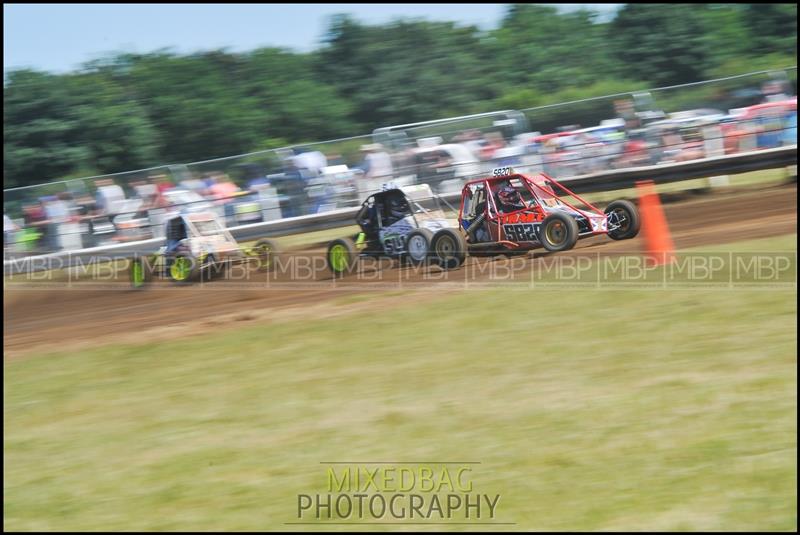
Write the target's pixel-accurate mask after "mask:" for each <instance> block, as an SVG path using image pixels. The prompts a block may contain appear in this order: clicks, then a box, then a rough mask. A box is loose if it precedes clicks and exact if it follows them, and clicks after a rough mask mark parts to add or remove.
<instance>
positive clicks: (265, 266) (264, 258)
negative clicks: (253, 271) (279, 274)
mask: <svg viewBox="0 0 800 535" xmlns="http://www.w3.org/2000/svg"><path fill="white" fill-rule="evenodd" d="M253 252H254V253H255V255H256V257H257V258H258V270H259V271H271V270H272V269H274V268H275V264H276V263H277V261H278V255H279V254H280V251H279V250H278V246H277V245H276V244H275V242H274V241H272V240H268V239H267V238H261V239H260V240H258V241H257V242H256V244H255V245H254V246H253Z"/></svg>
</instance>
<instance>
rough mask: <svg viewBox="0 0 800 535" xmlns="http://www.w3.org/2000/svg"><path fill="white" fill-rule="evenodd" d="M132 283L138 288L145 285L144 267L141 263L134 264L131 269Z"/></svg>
mask: <svg viewBox="0 0 800 535" xmlns="http://www.w3.org/2000/svg"><path fill="white" fill-rule="evenodd" d="M131 282H133V285H134V286H136V287H139V286H141V285H142V284H144V267H143V266H142V263H141V262H134V263H133V266H132V267H131Z"/></svg>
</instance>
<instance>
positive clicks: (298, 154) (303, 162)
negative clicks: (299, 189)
mask: <svg viewBox="0 0 800 535" xmlns="http://www.w3.org/2000/svg"><path fill="white" fill-rule="evenodd" d="M294 154H295V155H294V157H293V158H292V161H293V162H294V165H295V167H297V169H299V170H300V171H305V173H304V174H305V176H306V177H307V178H312V177H317V176H319V173H320V170H321V169H322V168H323V167H327V166H328V160H327V158H326V157H325V155H324V154H322V153H321V152H320V151H318V150H313V151H312V150H311V149H309V148H307V147H298V148H296V149H295V150H294Z"/></svg>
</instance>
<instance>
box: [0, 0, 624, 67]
mask: <svg viewBox="0 0 800 535" xmlns="http://www.w3.org/2000/svg"><path fill="white" fill-rule="evenodd" d="M554 5H557V6H559V9H562V10H569V9H576V8H578V7H579V6H584V7H587V8H589V9H593V10H596V11H598V12H599V13H601V14H602V15H603V16H604V17H606V18H608V17H610V16H611V15H612V14H613V12H614V11H615V10H616V9H617V8H618V7H619V6H621V5H622V4H554ZM505 9H506V4H263V5H258V4H4V5H3V68H4V70H6V69H9V68H17V67H33V68H36V69H40V70H47V71H51V72H65V71H68V70H71V69H75V68H77V67H78V66H79V65H80V64H81V63H84V62H86V61H89V60H91V59H95V58H98V57H101V56H103V55H105V54H108V53H113V52H121V51H125V52H138V53H145V52H152V51H153V50H157V49H159V48H165V47H169V48H172V49H174V50H175V51H177V52H180V53H191V52H196V51H198V50H209V49H215V48H228V49H229V50H231V51H234V52H241V51H246V50H252V49H254V48H258V47H259V46H281V47H287V48H292V49H294V50H297V51H303V52H307V51H309V50H313V49H314V48H316V47H317V46H319V43H320V39H321V38H322V36H323V34H324V32H325V29H326V27H327V23H328V18H329V17H330V16H331V15H333V14H336V13H350V14H352V15H353V16H354V17H355V18H356V19H358V20H360V21H362V22H366V23H372V24H377V23H384V22H388V21H390V20H392V19H393V18H396V17H411V18H426V19H429V20H451V21H455V22H459V23H463V24H474V25H477V26H479V27H481V28H483V29H486V30H488V29H491V28H495V27H497V25H498V24H499V22H500V19H501V18H502V16H503V14H504V12H505Z"/></svg>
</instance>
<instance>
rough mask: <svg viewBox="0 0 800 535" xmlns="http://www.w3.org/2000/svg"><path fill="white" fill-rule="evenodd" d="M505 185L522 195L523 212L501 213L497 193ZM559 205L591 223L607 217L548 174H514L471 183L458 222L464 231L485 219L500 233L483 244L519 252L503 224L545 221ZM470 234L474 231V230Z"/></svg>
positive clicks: (463, 191)
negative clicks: (600, 216)
mask: <svg viewBox="0 0 800 535" xmlns="http://www.w3.org/2000/svg"><path fill="white" fill-rule="evenodd" d="M505 185H511V186H512V187H514V189H516V190H517V192H518V193H519V194H520V196H521V200H522V203H523V206H522V207H521V208H519V209H516V210H510V211H504V210H502V209H501V206H500V202H499V200H498V198H497V192H498V191H499V190H500V188H502V187H503V186H505ZM563 197H572V198H573V199H575V200H577V201H578V202H579V203H580V204H582V205H584V206H585V208H583V209H581V208H578V207H577V206H575V205H573V204H572V203H570V202H569V201H567V200H566V199H564V198H563ZM559 205H561V206H564V207H566V208H570V209H572V210H573V211H574V212H575V213H577V214H580V215H581V216H583V217H585V218H586V219H589V215H590V214H591V215H594V216H597V215H605V214H604V213H603V211H602V210H600V209H598V208H597V207H596V206H594V205H593V204H591V203H590V202H588V201H587V200H585V199H583V198H582V197H580V196H579V195H577V194H576V193H574V192H573V191H571V190H570V189H568V188H567V187H566V186H564V185H563V184H561V183H560V182H558V181H557V180H555V179H554V178H552V177H550V176H549V175H547V174H545V173H540V174H539V175H538V176H537V177H535V178H533V177H529V176H526V175H523V174H520V173H511V174H507V175H502V176H493V177H488V178H482V179H478V180H472V181H470V182H467V183H466V184H465V185H464V188H463V189H462V191H461V206H460V209H459V212H458V220H459V224H460V225H461V226H462V228H464V229H465V230H467V229H468V228H469V227H470V226H471V225H472V223H473V222H476V221H478V220H479V219H480V217H481V215H483V216H484V220H485V222H486V223H487V224H489V226H490V227H492V228H493V229H496V230H495V231H494V232H492V233H490V234H492V240H491V241H490V242H485V243H481V245H490V244H494V243H499V244H502V245H505V246H507V247H511V248H517V247H520V244H519V243H517V242H516V241H511V240H507V239H505V232H504V230H503V229H502V227H503V223H506V222H516V221H526V222H536V221H541V220H543V219H544V217H545V216H546V215H547V209H546V208H545V207H547V208H557V207H559ZM478 212H481V213H478ZM522 214H526V217H525V218H523V217H522ZM469 232H472V230H471V229H470V230H469Z"/></svg>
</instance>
